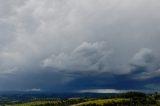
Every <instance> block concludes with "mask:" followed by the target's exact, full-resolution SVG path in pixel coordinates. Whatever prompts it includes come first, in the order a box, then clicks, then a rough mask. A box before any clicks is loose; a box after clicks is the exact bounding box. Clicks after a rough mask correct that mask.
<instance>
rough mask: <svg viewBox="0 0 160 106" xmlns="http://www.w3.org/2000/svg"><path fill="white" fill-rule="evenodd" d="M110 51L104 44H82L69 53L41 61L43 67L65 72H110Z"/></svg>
mask: <svg viewBox="0 0 160 106" xmlns="http://www.w3.org/2000/svg"><path fill="white" fill-rule="evenodd" d="M111 53H112V51H111V50H107V49H106V44H105V43H104V42H100V43H99V42H97V43H88V42H83V43H82V44H81V45H80V46H78V47H77V48H75V49H74V50H73V51H71V52H70V53H68V54H66V53H60V54H58V55H54V54H53V55H52V56H50V57H48V58H47V59H45V60H44V61H43V66H44V67H52V68H54V69H57V70H63V71H64V70H66V71H97V72H105V71H110V66H109V57H110V54H111Z"/></svg>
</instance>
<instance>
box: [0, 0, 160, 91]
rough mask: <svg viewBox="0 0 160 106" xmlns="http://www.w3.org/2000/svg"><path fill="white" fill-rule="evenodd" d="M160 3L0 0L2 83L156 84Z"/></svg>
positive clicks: (142, 0) (117, 86)
mask: <svg viewBox="0 0 160 106" xmlns="http://www.w3.org/2000/svg"><path fill="white" fill-rule="evenodd" d="M159 9H160V2H159V1H157V0H152V1H151V0H134V1H133V0H121V1H119V0H99V1H97V0H80V1H77V0H67V1H66V0H52V1H51V0H45V1H44V0H14V1H12V0H5V1H4V0H0V85H2V86H3V87H1V89H2V90H3V89H6V88H14V89H28V90H29V89H33V90H34V89H50V88H55V86H54V85H57V84H58V85H57V86H56V88H57V89H58V88H61V87H62V86H63V87H64V89H71V88H72V89H74V90H75V89H87V88H110V89H123V87H124V88H127V89H130V88H133V89H142V88H143V87H144V88H145V87H148V88H151V87H153V86H155V84H156V82H155V83H153V84H152V85H151V83H152V82H151V81H153V80H152V79H159V77H160V72H159V70H160V66H159V65H160V58H159V57H160V46H158V45H159V44H160V43H159V40H160V35H159V33H160V30H159V29H160V15H159V13H158V10H159ZM48 70H49V72H48ZM86 75H89V76H86ZM22 79H24V80H22ZM83 79H86V80H88V81H86V82H85V81H83ZM106 80H107V81H106ZM5 82H7V83H5ZM131 82H132V83H131ZM76 83H79V85H77V84H76ZM119 83H125V84H124V85H123V84H122V85H120V84H119ZM136 84H138V85H139V88H135V87H134V85H136ZM15 85H16V86H15ZM32 85H34V86H32ZM52 85H53V86H52ZM43 86H46V88H44V87H43ZM122 86H123V87H122Z"/></svg>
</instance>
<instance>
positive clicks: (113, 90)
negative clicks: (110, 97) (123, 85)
mask: <svg viewBox="0 0 160 106" xmlns="http://www.w3.org/2000/svg"><path fill="white" fill-rule="evenodd" d="M131 91H139V90H117V89H89V90H81V91H79V92H80V93H126V92H131Z"/></svg>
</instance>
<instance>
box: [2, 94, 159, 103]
mask: <svg viewBox="0 0 160 106" xmlns="http://www.w3.org/2000/svg"><path fill="white" fill-rule="evenodd" d="M0 106H160V95H158V94H147V95H146V94H144V93H138V92H130V93H126V94H119V95H115V96H110V97H108V96H106V97H104V96H102V97H96V98H91V97H83V98H81V97H77V98H65V99H60V98H59V99H52V98H36V99H32V100H28V101H10V102H8V103H5V104H1V105H0Z"/></svg>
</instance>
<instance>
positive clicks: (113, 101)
mask: <svg viewBox="0 0 160 106" xmlns="http://www.w3.org/2000/svg"><path fill="white" fill-rule="evenodd" d="M122 102H123V103H129V99H124V98H114V99H100V100H93V101H87V102H83V103H79V104H74V105H71V106H84V105H93V104H96V105H100V106H103V104H120V103H122Z"/></svg>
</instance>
